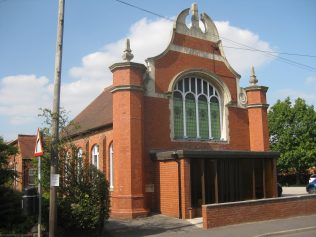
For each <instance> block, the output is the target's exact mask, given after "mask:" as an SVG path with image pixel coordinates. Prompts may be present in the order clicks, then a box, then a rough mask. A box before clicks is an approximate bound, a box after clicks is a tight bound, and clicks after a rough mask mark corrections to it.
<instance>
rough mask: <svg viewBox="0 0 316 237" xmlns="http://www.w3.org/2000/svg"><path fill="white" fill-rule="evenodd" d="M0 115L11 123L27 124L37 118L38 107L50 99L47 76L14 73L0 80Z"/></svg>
mask: <svg viewBox="0 0 316 237" xmlns="http://www.w3.org/2000/svg"><path fill="white" fill-rule="evenodd" d="M0 85H1V89H0V115H3V116H8V117H9V121H10V123H11V124H12V125H21V124H28V123H30V122H32V121H35V120H36V119H37V114H38V112H39V110H38V109H39V108H41V107H47V106H48V105H49V103H50V101H51V94H52V93H51V91H52V90H51V86H50V84H49V80H48V78H47V77H36V76H35V75H15V76H8V77H4V78H2V79H1V80H0Z"/></svg>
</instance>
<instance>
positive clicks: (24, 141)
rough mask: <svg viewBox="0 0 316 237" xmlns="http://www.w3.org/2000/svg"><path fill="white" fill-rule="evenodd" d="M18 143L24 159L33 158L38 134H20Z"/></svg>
mask: <svg viewBox="0 0 316 237" xmlns="http://www.w3.org/2000/svg"><path fill="white" fill-rule="evenodd" d="M17 143H18V148H19V152H20V154H21V156H22V159H31V158H32V157H34V150H35V143H36V135H22V134H19V135H18V139H17Z"/></svg>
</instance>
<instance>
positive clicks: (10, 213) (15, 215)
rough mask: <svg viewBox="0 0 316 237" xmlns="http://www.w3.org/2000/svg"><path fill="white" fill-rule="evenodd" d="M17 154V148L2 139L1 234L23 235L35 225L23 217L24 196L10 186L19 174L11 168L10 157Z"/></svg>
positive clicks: (0, 175) (0, 138) (0, 155)
mask: <svg viewBox="0 0 316 237" xmlns="http://www.w3.org/2000/svg"><path fill="white" fill-rule="evenodd" d="M17 153H18V150H17V148H16V147H15V146H12V145H10V144H6V143H5V142H4V140H3V138H2V137H0V220H1V221H0V233H23V232H25V231H26V230H28V229H29V228H30V227H32V225H33V224H34V220H33V219H32V218H26V217H25V216H23V215H22V210H21V200H22V195H21V193H20V192H18V191H16V190H13V189H12V185H10V183H11V182H12V181H13V180H14V178H16V177H17V173H16V172H15V171H14V170H12V169H11V167H9V157H10V156H13V155H16V154H17Z"/></svg>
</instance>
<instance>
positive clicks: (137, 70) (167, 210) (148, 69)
mask: <svg viewBox="0 0 316 237" xmlns="http://www.w3.org/2000/svg"><path fill="white" fill-rule="evenodd" d="M190 10H191V12H190ZM190 13H191V14H190ZM189 15H190V16H189ZM187 17H191V21H192V23H191V24H190V26H188V25H187V24H186V23H185V22H186V18H187ZM201 24H202V25H204V27H203V30H202V29H201V28H200V25H201ZM132 58H133V54H132V51H131V49H130V43H129V41H128V40H127V42H126V49H125V51H124V53H123V61H122V62H118V63H115V64H113V65H112V66H110V70H111V72H112V73H113V84H112V85H111V86H110V87H107V88H105V89H104V91H103V92H102V93H101V94H100V95H99V96H98V97H97V98H96V99H95V100H94V101H93V102H92V103H91V104H90V105H88V107H86V108H85V109H84V110H83V111H82V112H81V113H80V114H79V115H78V116H77V117H76V118H75V119H74V122H75V123H77V124H79V126H80V127H79V129H77V130H75V131H73V132H72V134H71V135H70V136H71V138H72V140H73V141H74V143H75V144H76V145H77V146H78V148H79V149H78V156H82V155H83V154H84V156H85V157H86V159H88V160H89V162H91V163H92V164H94V165H95V166H96V167H97V168H98V169H100V170H102V171H104V172H105V174H106V177H107V179H108V181H109V184H110V191H111V216H112V217H117V218H136V217H139V216H146V215H148V214H149V213H162V214H165V215H168V216H174V217H178V218H192V217H197V216H201V206H202V205H203V204H210V203H222V202H233V201H241V200H249V199H260V198H270V197H276V196H277V190H276V159H277V158H278V153H276V152H271V151H269V132H268V122H267V108H268V104H267V101H266V92H267V90H268V88H267V87H264V86H259V85H258V84H257V83H258V80H257V79H256V76H255V73H254V70H253V68H252V73H251V77H250V81H249V83H250V84H249V86H248V87H246V88H241V87H240V85H239V81H240V75H239V74H238V73H237V72H235V71H234V69H233V68H232V67H231V66H230V64H229V63H228V61H227V59H226V57H225V54H224V51H223V47H222V43H221V40H220V38H219V35H218V31H217V29H216V26H215V24H214V22H213V21H212V19H211V18H210V17H209V16H208V15H207V14H205V13H202V14H200V15H199V14H198V10H197V5H196V4H193V5H192V8H191V9H189V8H188V9H185V10H183V11H182V12H181V13H180V14H179V15H178V17H177V18H176V20H175V22H174V26H173V32H172V37H171V39H170V43H169V45H168V47H167V48H166V50H165V51H164V52H162V53H161V54H159V55H158V56H155V57H150V58H148V59H147V60H146V64H140V63H134V62H132V61H131V60H132Z"/></svg>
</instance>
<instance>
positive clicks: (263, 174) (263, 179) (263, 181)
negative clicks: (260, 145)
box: [262, 159, 267, 198]
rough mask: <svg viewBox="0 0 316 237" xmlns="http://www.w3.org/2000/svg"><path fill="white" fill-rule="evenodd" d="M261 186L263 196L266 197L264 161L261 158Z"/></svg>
mask: <svg viewBox="0 0 316 237" xmlns="http://www.w3.org/2000/svg"><path fill="white" fill-rule="evenodd" d="M262 185H263V186H262V187H263V198H266V197H267V194H266V162H265V160H264V159H262Z"/></svg>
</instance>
